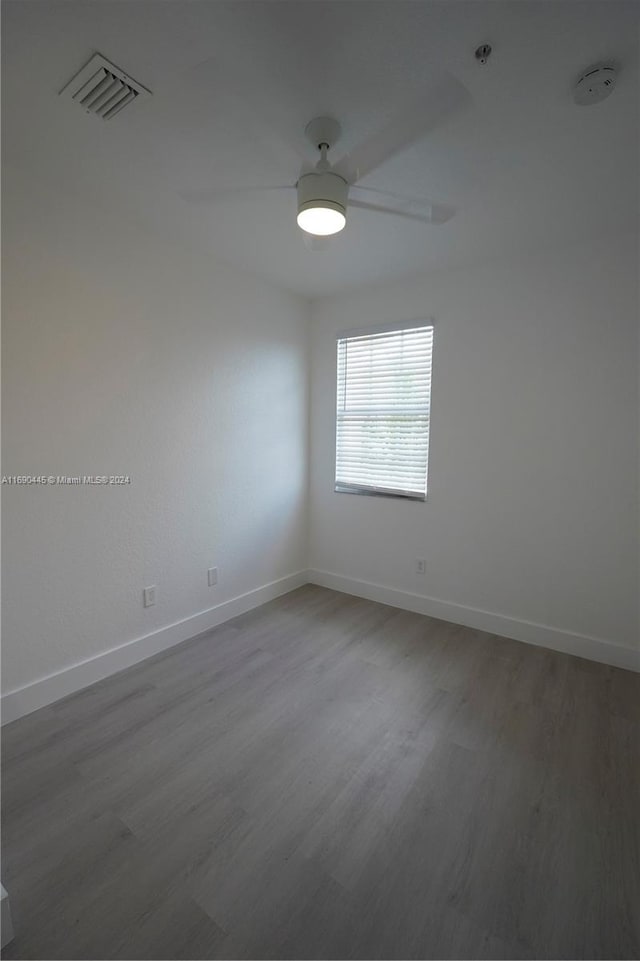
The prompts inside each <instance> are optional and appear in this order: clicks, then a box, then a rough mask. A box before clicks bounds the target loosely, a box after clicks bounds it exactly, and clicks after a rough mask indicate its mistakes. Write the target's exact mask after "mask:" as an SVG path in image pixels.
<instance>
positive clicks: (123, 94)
mask: <svg viewBox="0 0 640 961" xmlns="http://www.w3.org/2000/svg"><path fill="white" fill-rule="evenodd" d="M60 96H62V97H66V98H67V99H69V100H74V101H75V102H76V103H78V104H80V106H81V107H82V108H83V109H84V110H85V112H86V113H92V114H94V115H95V116H96V117H101V118H102V119H103V120H111V118H112V117H115V115H116V114H117V113H120V111H121V110H122V109H123V108H124V107H128V106H129V104H132V103H133V102H134V100H139V99H141V98H142V99H144V98H145V97H150V96H151V91H150V90H147V88H146V87H143V86H142V84H141V83H138V81H137V80H134V79H133V77H130V76H129V75H128V74H126V73H125V72H124V70H121V69H120V67H116V65H115V64H113V63H110V62H109V61H108V60H107V59H106V58H105V57H103V56H102V54H99V53H96V54H94V55H93V57H92V58H91V60H89V62H88V63H86V64H85V65H84V67H83V68H82V70H79V71H78V73H77V74H76V75H75V76H74V77H72V79H71V80H70V81H69V83H68V84H66V86H64V87H63V88H62V90H61V91H60Z"/></svg>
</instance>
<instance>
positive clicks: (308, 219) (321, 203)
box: [298, 171, 349, 237]
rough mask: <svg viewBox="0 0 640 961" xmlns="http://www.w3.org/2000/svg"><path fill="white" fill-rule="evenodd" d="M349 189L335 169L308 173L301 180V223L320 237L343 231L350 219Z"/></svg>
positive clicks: (299, 220) (299, 211)
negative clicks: (348, 207) (348, 206)
mask: <svg viewBox="0 0 640 961" xmlns="http://www.w3.org/2000/svg"><path fill="white" fill-rule="evenodd" d="M348 189H349V188H348V185H347V182H346V180H345V179H344V178H343V177H341V176H340V175H339V174H335V173H333V172H332V171H320V172H317V173H316V172H314V173H308V174H304V175H303V176H302V177H300V180H299V181H298V226H299V227H300V228H301V229H302V230H304V231H306V233H308V234H314V235H315V236H316V237H328V236H330V235H331V234H337V233H339V232H340V231H341V230H342V229H343V228H344V225H345V224H346V222H347V217H346V214H347V192H348Z"/></svg>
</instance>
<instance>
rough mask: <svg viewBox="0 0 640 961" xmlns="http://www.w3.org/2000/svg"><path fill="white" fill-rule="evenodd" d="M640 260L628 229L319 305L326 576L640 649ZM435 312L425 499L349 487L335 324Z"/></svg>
mask: <svg viewBox="0 0 640 961" xmlns="http://www.w3.org/2000/svg"><path fill="white" fill-rule="evenodd" d="M637 265H638V259H637V241H636V238H635V236H632V235H626V236H620V237H618V238H614V239H613V240H612V239H611V238H609V239H607V241H606V242H602V243H599V244H597V245H594V246H592V247H589V246H585V247H581V248H573V249H566V250H553V251H549V252H548V254H543V255H540V256H539V257H537V258H533V259H527V260H523V261H520V262H514V263H510V264H503V265H500V266H496V265H493V266H492V265H485V266H481V267H477V268H476V269H473V270H460V271H452V272H448V273H439V274H435V275H431V276H425V277H423V278H421V279H418V280H414V281H412V282H405V283H396V284H393V285H387V286H384V287H378V288H368V289H365V290H364V291H362V292H360V293H357V294H353V295H350V296H348V295H345V296H336V297H333V298H331V299H326V300H322V301H320V302H318V303H317V304H316V305H314V310H313V320H312V439H311V451H312V459H311V478H312V482H311V527H310V532H311V533H310V537H311V558H310V561H311V563H310V566H311V568H313V569H316V570H317V571H323V572H329V573H330V574H333V575H339V577H338V578H331V577H326V576H324V578H323V577H320V578H319V582H322V583H327V584H329V585H331V586H340V585H342V586H346V587H349V580H348V579H355V580H358V581H364V582H371V583H374V584H378V585H384V586H385V587H389V588H395V589H397V590H400V591H405V592H409V593H411V594H417V595H426V596H427V597H429V598H432V599H435V600H436V601H444V602H447V603H448V604H450V605H452V606H451V607H448V606H447V605H444V606H442V607H441V606H439V605H438V604H437V603H436V604H434V603H430V604H426V606H424V607H422V608H420V605H418V608H419V609H424V610H426V611H431V612H433V613H434V614H436V616H438V615H439V616H447V614H448V615H449V616H450V617H451V619H452V620H460V621H462V622H468V623H471V624H474V625H477V626H482V625H483V624H488V625H489V626H490V627H491V626H494V629H501V630H502V631H503V632H504V633H507V634H509V633H510V634H511V636H522V637H523V639H524V638H527V639H533V640H538V641H539V642H541V643H549V644H550V645H551V646H562V644H561V643H560V642H558V645H555V644H554V641H556V640H557V637H556V636H555V634H554V632H560V633H563V632H564V633H566V632H568V634H570V635H571V634H576V635H580V636H579V637H577V638H573V639H572V641H571V643H568V642H567V643H565V644H564V646H565V647H566V649H573V650H575V651H576V652H579V651H583V652H584V653H585V655H586V656H593V651H594V647H593V645H590V644H589V643H588V642H587V638H596V639H599V640H602V641H605V642H612V643H614V644H619V645H626V646H627V647H634V646H635V645H637V644H638V600H637V596H638V381H637V374H638V370H637V363H638V349H637V336H638V290H637ZM424 317H433V318H434V319H435V342H434V374H433V396H432V426H431V449H430V468H429V489H428V498H427V502H426V503H424V504H423V503H416V502H409V501H403V500H398V499H387V498H374V497H365V496H354V495H348V494H336V493H334V491H333V471H334V444H335V427H334V417H335V335H336V332H337V331H340V330H344V329H348V328H353V327H358V326H366V325H369V324H374V323H383V322H385V321H397V320H415V319H417V318H424ZM419 557H424V558H425V559H426V562H427V573H426V576H422V577H421V576H418V575H416V574H415V572H414V568H415V559H416V558H419ZM316 578H317V575H316ZM317 579H318V578H317ZM352 586H353V585H352ZM362 587H363V585H360V588H362ZM356 589H359V588H358V586H357V585H356ZM365 593H366V589H365ZM371 596H380V597H381V599H384V598H385V597H386V596H387V595H384V594H381V593H380V592H378V593H377V594H376V592H375V591H374V592H373V595H371ZM389 596H390V599H391V600H392V601H393V600H394V595H393V594H392V595H389ZM456 605H457V607H456ZM468 609H474V610H473V611H469V610H468ZM474 611H476V613H474ZM477 611H481V612H482V611H483V612H489V613H490V614H495V615H501V616H503V617H504V618H507V619H513V621H511V622H510V621H509V620H505V621H500V620H499V619H496V620H491V619H489V620H487V619H486V618H485V619H482V617H480V618H479V616H478V614H477ZM516 622H518V623H516ZM520 622H534V624H535V625H541V626H545V627H547V628H551V629H552V630H551V632H548V631H547V632H546V633H545V632H544V631H538V632H537V633H536V631H535V630H533V631H532V630H529V632H528V633H529V635H531V637H530V638H529V636H528V634H527V630H526V629H525V628H524V627H522V628H521V627H520V626H519V624H520ZM582 635H584V636H585V637H584V638H583V637H581V636H582ZM565 641H566V638H565ZM572 645H573V646H572ZM595 651H596V655H595V656H598V648H597V646H596V648H595ZM613 660H614V662H615V658H613ZM623 662H624V663H625V664H626V663H628V659H624V658H623Z"/></svg>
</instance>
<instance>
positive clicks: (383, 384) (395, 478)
mask: <svg viewBox="0 0 640 961" xmlns="http://www.w3.org/2000/svg"><path fill="white" fill-rule="evenodd" d="M432 351H433V326H432V325H430V324H420V325H418V324H414V325H412V326H407V327H387V328H385V329H383V330H374V331H368V332H367V331H363V332H354V333H353V334H352V335H350V336H346V335H341V336H339V337H338V391H337V417H336V483H335V489H336V491H339V492H342V493H350V494H391V495H396V496H400V497H413V498H416V499H419V500H424V499H425V497H426V495H427V460H428V454H429V409H430V399H431V357H432Z"/></svg>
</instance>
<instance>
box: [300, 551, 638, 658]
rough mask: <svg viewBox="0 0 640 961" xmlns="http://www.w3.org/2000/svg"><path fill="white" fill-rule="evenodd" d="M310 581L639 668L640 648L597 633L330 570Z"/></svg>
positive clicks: (311, 575)
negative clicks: (519, 617) (575, 630)
mask: <svg viewBox="0 0 640 961" xmlns="http://www.w3.org/2000/svg"><path fill="white" fill-rule="evenodd" d="M308 577H309V581H310V583H312V584H318V585H319V586H321V587H329V588H331V589H332V590H334V591H342V593H343V594H354V595H355V596H356V597H364V598H366V599H367V600H370V601H378V602H379V603H381V604H388V605H389V606H390V607H399V608H402V609H403V610H406V611H414V612H415V613H417V614H427V615H428V616H429V617H437V618H439V619H440V620H443V621H451V622H452V623H453V624H464V625H465V626H466V627H473V628H475V629H476V630H480V631H487V632H488V633H490V634H499V635H500V636H502V637H511V638H513V639H514V640H516V641H524V642H525V643H526V644H536V645H537V646H538V647H548V648H551V649H552V650H554V651H562V653H564V654H573V655H575V656H577V657H585V658H587V659H588V660H590V661H600V662H601V663H602V664H610V665H612V666H613V667H622V668H626V669H627V670H630V671H640V650H638V649H634V648H632V647H623V646H622V645H621V644H613V643H612V642H610V641H604V640H602V639H600V638H597V637H588V636H587V635H585V634H574V633H572V632H571V631H563V630H560V629H558V628H555V627H548V626H547V625H545V624H535V623H533V622H531V621H522V620H517V619H515V618H512V617H506V616H505V615H504V614H492V613H490V612H489V611H482V610H478V609H477V608H473V607H465V606H464V605H462V604H454V603H452V602H451V601H440V600H437V599H436V598H435V597H425V596H424V595H422V594H412V593H410V592H409V591H401V590H397V589H396V588H393V587H384V586H383V585H382V584H372V583H371V582H369V581H360V580H356V579H355V578H352V577H343V576H342V575H341V574H332V573H330V572H329V571H318V570H310V571H308Z"/></svg>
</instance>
